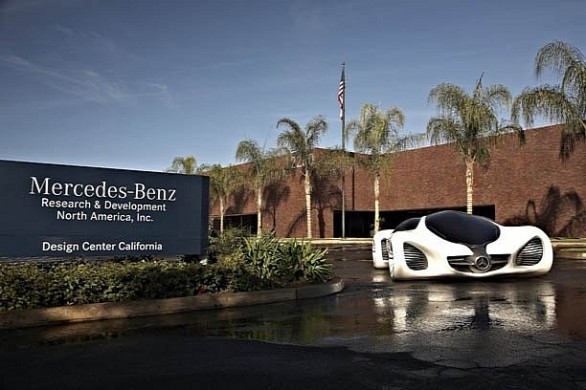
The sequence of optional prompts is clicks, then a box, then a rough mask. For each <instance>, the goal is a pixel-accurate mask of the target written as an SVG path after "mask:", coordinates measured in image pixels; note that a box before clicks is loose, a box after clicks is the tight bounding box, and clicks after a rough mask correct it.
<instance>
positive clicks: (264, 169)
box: [236, 140, 283, 237]
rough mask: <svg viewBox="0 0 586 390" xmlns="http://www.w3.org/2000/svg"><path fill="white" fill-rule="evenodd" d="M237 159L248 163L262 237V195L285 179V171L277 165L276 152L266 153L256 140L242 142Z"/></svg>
mask: <svg viewBox="0 0 586 390" xmlns="http://www.w3.org/2000/svg"><path fill="white" fill-rule="evenodd" d="M236 159H237V160H239V161H244V162H248V163H249V164H250V165H249V169H248V172H247V174H246V176H247V180H246V183H248V185H249V186H250V187H252V189H253V190H254V191H255V192H256V210H257V231H256V234H257V236H258V237H260V236H261V235H262V195H263V191H264V189H265V188H266V187H267V186H268V185H270V184H271V183H274V182H276V181H278V180H280V179H281V178H282V177H283V170H282V169H280V168H279V166H278V164H277V154H276V152H275V151H272V150H269V151H265V150H264V149H263V148H261V147H260V146H259V145H258V143H257V142H256V141H254V140H245V141H241V142H240V143H239V144H238V147H237V148H236Z"/></svg>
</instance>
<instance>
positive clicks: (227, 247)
mask: <svg viewBox="0 0 586 390" xmlns="http://www.w3.org/2000/svg"><path fill="white" fill-rule="evenodd" d="M214 245H215V247H213V248H212V249H213V250H214V253H215V256H216V258H215V260H216V262H215V263H213V264H208V265H202V264H200V263H191V262H185V261H157V260H141V261H136V259H126V260H124V259H114V260H112V261H93V262H89V261H75V262H73V261H66V262H51V263H47V262H45V263H19V264H0V310H15V309H28V308H37V307H50V306H63V305H76V304H84V303H99V302H128V301H133V300H140V299H158V298H170V297H181V296H189V295H196V294H201V293H206V292H220V291H233V292H238V291H256V290H265V289H271V288H276V287H282V286H284V285H286V284H288V283H294V282H304V283H305V282H307V283H315V282H325V281H327V280H328V279H330V278H331V276H332V272H331V271H332V267H331V265H329V264H327V263H326V256H325V254H326V251H325V250H318V251H316V250H313V249H312V248H311V245H310V244H309V243H303V242H298V241H295V240H293V241H284V242H281V241H279V240H278V239H277V238H276V237H275V236H274V234H265V235H263V236H262V237H260V238H252V237H249V238H242V236H240V235H238V234H237V233H235V232H231V233H229V234H228V235H226V236H223V237H218V241H216V242H215V243H214Z"/></svg>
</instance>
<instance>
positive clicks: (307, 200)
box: [304, 174, 312, 238]
mask: <svg viewBox="0 0 586 390" xmlns="http://www.w3.org/2000/svg"><path fill="white" fill-rule="evenodd" d="M304 184H305V214H306V218H307V238H312V234H311V222H312V221H311V181H310V177H309V174H306V175H305V177H304Z"/></svg>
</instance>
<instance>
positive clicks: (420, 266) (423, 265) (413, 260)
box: [403, 243, 427, 271]
mask: <svg viewBox="0 0 586 390" xmlns="http://www.w3.org/2000/svg"><path fill="white" fill-rule="evenodd" d="M403 253H404V254H405V263H406V264H407V267H409V268H411V269H412V270H413V271H421V270H424V269H427V257H425V254H424V253H423V252H421V251H420V250H419V249H417V248H416V247H414V246H413V245H411V244H407V243H405V244H403Z"/></svg>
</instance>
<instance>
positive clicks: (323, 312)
mask: <svg viewBox="0 0 586 390" xmlns="http://www.w3.org/2000/svg"><path fill="white" fill-rule="evenodd" d="M329 256H330V260H331V261H332V262H333V264H334V267H335V270H336V274H337V276H339V277H341V278H343V279H344V280H345V281H346V286H347V287H346V289H345V290H344V291H342V292H341V293H339V294H337V295H333V296H328V297H323V298H317V299H311V300H305V301H299V302H287V303H278V304H271V305H263V306H256V307H245V308H232V309H224V310H219V311H215V310H212V311H205V312H193V313H184V314H177V315H169V316H164V317H150V318H139V319H130V320H115V321H102V322H99V323H87V324H78V325H69V326H62V327H51V328H42V329H36V330H21V331H18V332H17V336H18V337H17V339H18V338H20V340H21V342H22V340H23V339H27V338H28V339H29V340H36V342H38V340H40V339H42V340H44V341H43V342H72V341H73V342H84V341H87V340H92V339H94V338H100V337H105V338H109V337H121V336H122V335H124V334H125V333H130V332H154V333H155V334H159V333H162V332H167V331H170V330H175V331H181V332H187V333H188V334H193V335H198V336H222V337H232V338H239V339H254V340H262V341H267V342H275V343H293V344H301V345H317V346H345V347H349V348H351V349H354V350H357V351H364V352H411V353H412V354H413V355H414V356H417V357H418V358H421V359H425V360H430V361H434V362H436V363H438V364H445V365H448V366H454V367H475V366H487V365H491V366H500V365H507V364H512V363H515V362H517V361H520V360H522V359H526V358H528V357H529V356H535V355H536V354H537V355H538V356H549V355H551V354H556V353H558V347H557V345H559V344H560V343H563V342H565V341H568V340H586V315H585V310H584V309H583V302H584V298H586V277H585V276H586V262H584V261H577V260H565V261H557V262H555V264H554V268H553V269H552V271H551V272H550V273H549V274H548V275H546V276H544V277H539V278H528V279H503V280H491V281H478V280H474V281H467V280H458V281H441V282H438V281H416V282H393V281H391V280H390V279H389V276H388V272H387V271H385V270H375V269H373V268H372V264H371V262H370V248H368V249H367V248H360V249H354V250H341V249H335V250H333V251H330V255H329ZM14 336H15V332H0V342H2V343H4V344H3V345H4V346H6V345H7V344H10V343H14V342H16V341H14ZM31 342H32V341H31ZM478 351H482V353H479V352H478ZM503 351H506V353H505V352H503ZM511 351H514V353H511Z"/></svg>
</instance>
